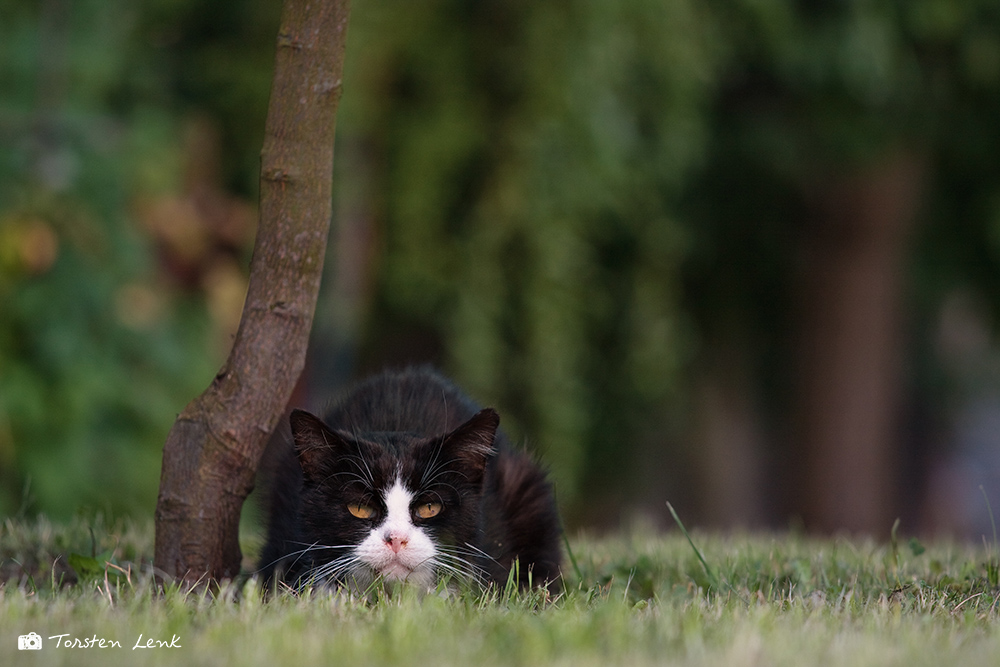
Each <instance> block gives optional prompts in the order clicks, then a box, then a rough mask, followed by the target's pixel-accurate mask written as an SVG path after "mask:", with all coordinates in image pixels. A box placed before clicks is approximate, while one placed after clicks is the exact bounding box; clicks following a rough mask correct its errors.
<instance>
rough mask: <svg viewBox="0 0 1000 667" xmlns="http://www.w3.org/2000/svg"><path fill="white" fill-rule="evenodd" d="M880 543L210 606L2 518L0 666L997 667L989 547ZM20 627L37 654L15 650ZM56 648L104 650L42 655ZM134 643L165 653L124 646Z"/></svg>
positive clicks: (579, 566)
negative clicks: (110, 642)
mask: <svg viewBox="0 0 1000 667" xmlns="http://www.w3.org/2000/svg"><path fill="white" fill-rule="evenodd" d="M887 537H888V538H889V539H888V542H887V543H885V544H879V543H875V542H870V541H850V540H844V539H838V540H812V539H806V538H804V537H801V536H795V535H760V534H748V535H718V534H706V533H698V532H695V533H693V534H691V535H690V536H688V535H687V534H686V531H685V532H681V531H671V532H670V533H667V534H666V535H657V534H654V533H653V532H652V531H649V530H642V529H636V530H632V531H628V532H626V533H624V534H621V535H617V536H612V537H603V538H597V537H592V536H586V535H581V536H577V537H576V538H574V539H571V540H570V542H569V545H570V547H571V549H572V553H573V556H574V562H575V565H571V564H569V563H567V570H569V572H568V573H567V587H566V591H565V593H564V594H562V595H561V596H560V597H558V598H557V599H555V600H554V601H546V600H545V599H544V597H543V596H541V595H538V594H518V593H513V592H510V591H506V592H493V593H491V594H488V595H474V594H471V593H468V594H460V595H455V596H451V597H436V596H426V597H424V598H422V599H421V598H419V597H418V596H416V595H415V594H414V593H413V592H412V591H404V592H402V593H401V594H400V593H397V594H395V595H393V596H381V597H380V598H379V599H376V600H373V601H365V600H359V599H355V598H351V597H348V596H346V595H344V594H340V593H331V592H328V591H314V592H312V593H310V594H308V595H305V596H303V597H301V598H296V597H292V596H279V597H278V598H276V599H274V600H272V601H271V602H268V603H264V602H261V601H260V599H259V596H257V595H255V594H253V591H254V589H253V585H254V584H253V583H252V582H250V583H247V584H246V585H245V586H244V587H243V589H242V590H238V589H237V588H236V587H235V586H230V587H229V588H226V589H225V590H223V591H222V592H221V594H220V595H218V596H216V597H214V598H213V597H210V596H207V595H202V594H196V593H190V592H184V591H181V590H168V591H166V592H165V593H163V594H157V593H155V592H154V587H153V585H152V581H151V575H150V573H149V565H148V559H149V556H150V554H151V553H152V527H151V526H150V525H137V524H127V523H116V524H113V525H108V524H105V523H103V522H101V521H97V522H94V523H92V524H89V525H88V524H87V523H86V522H83V521H77V522H73V523H72V524H70V525H66V526H54V525H52V524H50V523H49V522H47V521H45V520H36V521H33V522H29V523H23V522H15V521H10V520H9V521H7V522H6V523H4V524H2V526H0V574H2V575H3V578H4V579H6V583H3V584H0V664H2V665H62V664H65V665H74V666H75V665H116V664H127V665H132V664H149V665H218V664H238V665H268V666H269V667H273V666H274V665H279V664H294V665H305V664H330V665H338V664H345V665H386V664H392V665H435V666H436V665H452V664H454V665H475V666H476V667H487V666H489V665H538V664H557V665H574V666H576V665H595V666H596V665H617V664H620V665H644V664H656V665H737V666H738V665H852V666H854V665H906V666H911V665H946V664H1000V624H998V619H1000V589H998V587H997V584H996V580H995V576H993V574H992V573H993V572H995V571H996V563H997V550H996V548H995V547H994V546H991V545H988V544H985V543H984V544H983V545H981V546H977V545H963V544H952V543H933V544H927V545H922V544H920V543H918V542H916V541H915V540H911V541H906V542H904V541H902V540H901V538H899V536H898V531H897V530H893V531H892V534H891V535H890V536H887ZM689 539H690V542H689ZM252 548H254V545H252V544H251V545H248V549H247V550H250V549H252ZM73 554H75V555H73ZM71 557H72V559H73V564H74V566H75V567H70V566H69V562H70V558H71ZM105 563H110V564H109V565H106V564H105ZM95 564H96V567H95ZM31 631H34V632H37V633H39V634H40V635H41V636H42V637H43V638H44V648H43V650H41V651H18V650H17V637H18V636H19V635H21V634H25V633H27V632H31ZM59 634H66V635H68V637H70V638H73V637H75V638H79V639H81V640H85V639H91V638H93V637H96V638H97V639H100V638H105V639H114V640H117V641H118V642H119V643H120V644H121V645H122V647H121V648H104V649H101V648H65V647H56V645H55V644H56V640H54V639H52V640H50V639H48V637H49V636H53V635H59ZM140 635H141V636H142V638H143V642H145V641H147V640H148V639H150V638H153V639H160V640H164V641H165V642H167V643H169V642H170V641H174V643H175V644H179V645H180V648H153V649H135V650H133V646H134V644H135V642H136V640H137V639H138V638H139V636H140ZM174 637H177V639H176V640H174V639H173V638H174ZM64 641H65V640H64Z"/></svg>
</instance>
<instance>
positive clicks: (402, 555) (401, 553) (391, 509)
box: [356, 479, 437, 588]
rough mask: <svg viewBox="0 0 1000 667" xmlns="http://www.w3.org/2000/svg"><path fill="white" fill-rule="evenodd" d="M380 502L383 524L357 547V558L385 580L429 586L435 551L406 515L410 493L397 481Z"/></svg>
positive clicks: (432, 578) (427, 537) (431, 581)
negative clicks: (384, 510)
mask: <svg viewBox="0 0 1000 667" xmlns="http://www.w3.org/2000/svg"><path fill="white" fill-rule="evenodd" d="M383 501H384V502H385V507H386V516H385V521H383V522H382V523H381V524H380V525H378V526H376V527H375V528H374V529H372V531H371V533H370V534H369V535H368V537H366V538H365V539H364V541H362V542H361V544H359V545H358V547H357V551H356V554H357V557H358V559H359V560H360V561H361V562H363V563H364V564H365V565H368V566H369V567H370V568H372V570H373V571H374V572H375V574H377V575H381V576H382V577H383V578H384V579H385V580H386V581H407V582H410V583H415V584H417V585H419V586H424V587H427V588H430V587H432V586H433V585H434V563H433V561H434V556H435V555H436V554H437V549H435V547H434V543H433V542H432V541H431V538H430V537H429V536H428V535H427V533H425V532H424V530H423V529H422V528H418V527H417V526H414V525H413V519H412V517H411V515H410V503H412V502H413V493H412V492H411V491H409V490H408V489H407V488H406V487H405V486H403V484H402V482H401V481H400V480H399V479H397V480H396V482H395V483H394V484H393V485H392V486H391V487H390V488H389V490H388V491H386V492H385V495H384V496H383Z"/></svg>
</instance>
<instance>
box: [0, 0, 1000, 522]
mask: <svg viewBox="0 0 1000 667" xmlns="http://www.w3.org/2000/svg"><path fill="white" fill-rule="evenodd" d="M279 5H280V3H278V2H273V1H272V2H265V1H264V0H224V1H222V2H215V3H211V4H208V5H206V4H205V3H200V2H195V1H194V0H151V1H149V2H144V3H133V2H127V1H125V0H77V1H74V2H70V1H69V0H45V1H44V2H41V3H24V2H19V1H17V0H0V15H3V16H4V17H5V18H4V21H3V22H2V24H0V90H3V91H4V94H3V96H2V97H0V183H2V184H0V300H2V309H0V484H2V489H0V514H2V513H8V512H13V511H16V510H17V509H18V507H20V504H21V498H20V497H21V492H22V489H24V488H25V485H26V480H27V479H29V478H30V479H31V487H30V490H29V494H30V495H31V496H32V497H33V498H34V499H35V501H36V504H35V505H32V507H37V508H38V509H43V510H45V511H48V512H52V513H55V514H67V513H70V512H72V511H73V510H74V509H76V508H78V507H80V506H85V505H92V506H98V507H108V508H110V509H112V510H113V511H128V510H132V511H140V512H146V511H148V510H150V509H151V508H152V499H153V497H154V495H155V487H156V481H157V479H158V475H157V474H156V469H157V465H158V462H159V451H160V450H159V447H160V446H161V444H162V440H163V437H164V436H165V433H166V430H167V429H168V428H169V424H170V422H171V420H172V418H173V416H174V414H175V413H176V412H178V411H179V410H180V408H181V407H182V406H183V404H184V403H185V402H186V401H187V400H189V399H190V398H191V397H192V396H194V395H195V394H196V393H197V392H198V391H200V390H201V389H202V388H203V386H204V385H205V383H206V382H207V380H208V378H209V377H210V376H211V372H212V371H213V370H214V369H215V367H216V365H217V364H218V363H219V361H220V356H219V355H220V350H219V349H218V346H216V345H215V344H214V342H213V340H212V337H213V335H214V332H215V330H216V328H217V327H216V325H214V324H213V322H212V319H211V318H210V317H209V315H208V308H206V300H210V295H208V294H207V290H206V288H205V287H204V285H203V284H202V283H198V284H195V285H194V286H192V285H191V284H178V283H177V282H176V281H173V282H172V281H171V280H170V279H169V271H167V272H165V270H164V267H163V261H162V258H161V257H160V255H158V250H159V248H158V247H157V242H158V240H159V239H158V238H157V237H156V235H155V234H154V233H151V232H150V231H149V229H148V228H147V227H144V226H143V225H142V224H139V223H137V218H142V217H143V215H142V213H141V206H139V205H138V203H141V202H142V201H145V200H148V199H150V198H155V197H163V196H175V195H178V194H179V193H182V192H183V191H184V190H185V188H186V187H190V184H186V183H185V178H188V177H189V173H188V172H189V171H190V167H189V166H186V160H187V161H190V156H186V155H185V151H184V148H183V146H184V136H185V131H186V130H185V128H186V127H187V123H188V121H189V119H190V118H191V117H192V116H202V117H207V118H209V119H211V122H212V123H213V124H214V126H215V127H217V128H218V131H219V133H220V135H221V136H220V141H221V158H220V165H219V173H220V178H221V186H222V187H224V188H225V189H226V190H227V192H229V193H233V194H236V195H240V196H244V197H251V198H252V197H254V196H255V192H256V169H257V164H258V155H259V150H260V143H261V137H262V131H263V122H264V113H265V110H266V100H267V94H268V88H269V83H270V77H271V59H272V53H273V35H274V33H275V30H276V26H277V13H278V10H279ZM353 5H354V6H353V8H352V17H351V25H350V31H349V34H350V37H349V48H348V56H347V63H346V69H347V71H346V82H345V83H346V85H345V91H346V92H345V96H344V98H343V102H342V108H341V113H340V118H339V120H338V143H339V146H338V154H337V165H336V168H337V184H336V188H337V195H336V196H337V198H338V200H339V201H340V202H350V203H351V204H352V206H355V207H358V208H360V209H361V210H363V211H364V212H365V215H367V216H368V217H369V218H370V220H371V224H372V225H373V226H374V227H375V229H376V236H377V238H378V239H379V246H378V253H377V257H376V258H375V259H374V260H373V266H372V268H371V270H372V271H373V272H374V274H375V276H376V278H375V283H376V284H375V289H374V292H373V294H371V295H369V296H368V297H366V298H370V300H371V303H372V307H371V311H370V316H369V318H368V322H367V326H366V328H365V330H364V331H363V332H362V333H361V340H360V341H358V342H357V344H359V345H362V346H367V347H369V348H372V347H374V348H378V346H379V345H380V344H384V343H385V342H386V341H389V340H392V336H391V335H390V334H391V332H392V330H398V332H399V333H400V335H402V336H406V335H408V334H409V332H410V331H411V330H414V329H420V330H422V331H430V332H431V334H432V335H433V336H434V337H436V338H437V339H439V340H440V342H441V347H442V349H443V350H444V351H445V352H444V354H443V357H442V358H441V359H439V361H441V362H442V363H443V364H444V365H445V366H446V367H447V369H448V370H449V371H450V372H451V373H453V374H454V375H455V376H456V377H457V379H458V380H459V381H460V382H462V383H463V384H465V385H467V386H468V387H469V388H470V390H471V391H472V392H473V393H474V394H476V395H477V396H479V397H481V398H483V399H486V400H491V401H495V402H499V404H500V405H501V407H502V408H503V410H504V414H505V424H506V425H508V426H510V427H511V428H512V430H513V431H514V432H515V433H517V434H528V435H529V436H530V437H529V438H528V441H529V443H530V444H531V446H533V447H535V448H537V449H540V450H541V451H542V452H543V455H544V458H545V460H546V461H547V462H548V463H549V464H550V465H551V466H552V469H553V472H554V475H555V477H556V479H557V483H558V489H559V494H560V501H561V502H563V504H564V505H566V506H568V507H579V506H580V504H581V502H582V501H587V502H589V503H591V504H593V503H595V502H601V501H602V500H603V499H605V498H610V499H612V500H613V499H614V498H617V497H620V496H622V495H627V492H624V491H622V488H623V487H625V486H626V485H627V484H628V480H629V476H630V475H633V474H635V473H637V472H643V471H642V468H643V466H647V467H648V466H649V464H648V460H649V459H648V456H645V453H648V452H649V451H651V450H657V451H659V452H660V454H659V455H660V456H661V457H664V456H665V457H666V458H669V457H671V456H673V455H674V453H673V452H667V453H666V454H664V451H663V450H664V447H665V444H664V443H668V442H674V443H676V442H677V440H678V433H679V432H680V431H681V430H682V429H683V428H684V423H685V422H684V420H685V417H684V414H685V412H686V410H687V407H688V403H687V393H688V391H687V385H686V383H687V382H688V380H689V376H688V372H687V371H688V369H689V368H690V367H691V363H692V360H694V359H697V358H698V357H699V356H700V355H703V354H705V350H706V349H707V348H709V347H710V346H711V345H713V344H714V342H715V341H717V340H718V339H719V338H720V337H726V336H736V337H744V338H748V339H751V340H754V341H757V342H760V341H763V343H764V344H762V345H759V349H760V350H761V352H760V355H761V356H760V359H759V360H758V363H759V364H760V365H761V366H762V367H770V365H771V362H773V361H774V358H773V357H774V355H775V352H774V350H775V348H776V346H778V345H779V344H780V342H779V339H780V338H781V336H782V335H783V334H782V333H781V330H782V328H783V322H784V318H787V317H788V311H787V307H786V304H785V301H784V299H785V298H786V296H787V294H788V292H789V291H790V289H791V288H792V286H791V284H790V281H791V279H792V276H793V275H794V272H793V268H794V267H793V264H794V262H795V252H794V242H795V239H796V238H797V234H798V230H799V226H800V225H801V219H800V214H801V209H802V205H803V198H804V197H805V195H806V192H807V190H808V186H809V184H810V183H811V182H815V181H816V180H819V179H822V178H823V177H824V175H825V174H828V173H829V172H830V171H831V170H834V171H835V170H849V169H850V168H851V167H852V165H860V164H864V163H866V162H870V161H873V160H878V159H879V158H880V157H882V156H884V155H885V154H886V153H887V152H889V151H892V150H897V149H905V150H909V151H913V152H914V153H916V154H918V155H920V156H921V157H922V158H923V159H925V160H926V161H927V162H928V163H930V164H931V165H932V172H933V178H932V182H931V183H930V184H929V186H928V200H929V203H928V205H927V207H926V211H927V218H928V220H927V221H926V224H924V225H923V227H922V228H921V236H920V238H918V239H917V244H916V254H915V260H914V265H915V267H914V272H915V274H916V277H917V281H916V283H915V284H916V285H917V286H918V287H919V290H918V292H919V293H918V294H917V295H916V296H915V300H916V301H918V302H921V300H923V302H926V304H928V305H927V306H926V308H925V312H930V310H931V306H930V305H929V304H933V303H935V302H936V301H937V300H939V299H940V298H941V295H942V293H943V291H944V290H945V289H946V287H945V286H947V285H954V284H969V285H973V286H974V287H975V289H982V290H985V293H986V294H988V295H990V296H991V298H992V299H993V300H994V303H997V304H1000V282H998V279H997V276H1000V271H997V270H996V269H997V262H998V257H1000V255H998V251H1000V242H998V239H1000V233H998V229H1000V223H998V221H1000V173H998V169H1000V161H998V160H997V159H996V156H997V155H998V149H1000V129H998V128H1000V124H998V123H997V122H996V119H997V112H998V110H1000V99H998V97H1000V29H998V28H1000V6H998V5H997V3H996V2H995V1H994V0H906V1H904V0H878V1H866V2H862V1H860V0H855V1H848V0H816V1H813V2H804V1H798V0H733V1H729V2H723V1H722V0H715V1H712V2H695V1H694V0H673V1H671V2H656V1H651V0H615V1H614V2H609V1H606V0H565V1H562V2H544V3H538V2H526V1H525V0H513V1H509V0H508V1H505V2H501V1H500V0H477V1H472V0H424V1H422V2H400V1H398V0H355V2H354V3H353ZM47 252H48V254H46V253H47ZM970 260H971V261H970ZM182 282H183V281H182ZM144 300H145V301H144ZM147 302H151V303H154V304H156V305H155V306H150V305H149V303H147ZM143 303H146V306H143V305H142V304H143ZM143 307H146V308H152V309H153V310H154V311H155V313H154V314H148V313H147V315H146V316H143V315H142V313H143V311H142V308H143ZM320 344H322V341H320ZM755 344H756V343H755ZM768 355H770V356H768ZM376 356H377V355H376ZM387 356H391V355H387ZM644 461H647V463H644ZM645 472H646V474H647V475H648V474H649V471H648V470H646V471H645ZM663 474H664V475H667V476H671V475H672V476H673V477H672V479H674V480H675V481H682V480H681V478H683V477H684V475H683V474H682V473H680V472H676V471H670V470H669V469H668V470H667V471H666V472H664V473H663ZM584 488H586V489H589V490H588V491H587V492H586V493H584V492H583V489H584Z"/></svg>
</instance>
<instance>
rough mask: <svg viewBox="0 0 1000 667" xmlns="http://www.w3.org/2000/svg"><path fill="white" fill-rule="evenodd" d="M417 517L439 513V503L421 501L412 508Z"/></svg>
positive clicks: (421, 517)
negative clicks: (414, 508) (421, 502)
mask: <svg viewBox="0 0 1000 667" xmlns="http://www.w3.org/2000/svg"><path fill="white" fill-rule="evenodd" d="M414 513H415V514H416V515H417V518H418V519H430V518H431V517H434V516H437V515H438V514H440V513H441V503H423V504H421V505H417V509H416V510H414Z"/></svg>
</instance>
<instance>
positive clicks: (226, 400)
mask: <svg viewBox="0 0 1000 667" xmlns="http://www.w3.org/2000/svg"><path fill="white" fill-rule="evenodd" d="M349 7H350V3H349V0H285V3H284V7H283V9H282V15H281V27H280V29H279V32H278V39H277V54H276V57H275V67H274V81H273V83H272V87H271V100H270V105H269V107H268V114H267V124H266V126H265V138H264V148H263V151H262V152H261V178H260V221H259V225H258V229H257V240H256V243H255V245H254V253H253V260H252V261H251V264H250V284H249V287H248V289H247V296H246V302H245V303H244V306H243V316H242V319H241V321H240V326H239V330H238V331H237V334H236V340H235V342H234V344H233V349H232V351H231V352H230V354H229V359H228V360H227V361H226V363H225V365H224V366H223V367H222V370H221V371H219V373H218V375H217V376H216V377H215V380H214V381H213V382H212V384H211V385H210V386H209V387H208V389H206V390H205V392H204V393H203V394H202V395H201V396H199V397H198V398H196V399H195V400H194V401H192V402H191V403H190V404H189V405H188V406H187V407H186V408H185V409H184V411H183V412H182V413H181V414H180V416H178V418H177V421H176V422H175V423H174V426H173V428H172V429H171V431H170V433H169V435H168V436H167V441H166V444H165V445H164V448H163V469H162V472H161V477H160V494H159V498H158V500H157V506H156V546H155V556H154V558H155V560H154V565H155V567H156V568H157V569H158V570H159V573H160V575H161V576H164V575H165V576H169V577H171V578H174V579H181V580H184V581H186V582H189V583H194V582H202V583H211V582H215V581H219V580H222V579H226V578H229V577H232V576H234V575H236V574H237V573H239V571H240V562H241V554H240V547H239V539H238V538H239V519H240V510H241V509H242V507H243V501H244V500H245V499H246V497H247V495H248V494H249V493H250V491H251V489H252V488H253V481H254V476H255V473H256V470H257V466H258V463H259V461H260V458H261V454H262V452H263V449H264V446H265V445H266V443H267V440H268V438H269V437H270V434H271V432H272V431H273V430H274V427H275V425H276V424H277V421H278V419H279V418H280V416H281V414H282V413H283V411H284V409H285V407H286V404H287V402H288V399H289V396H290V395H291V392H292V389H293V388H294V386H295V383H296V381H297V379H298V377H299V375H300V373H301V372H302V367H303V364H304V360H305V353H306V346H307V343H308V338H309V331H310V328H311V326H312V319H313V313H314V311H315V307H316V297H317V294H318V292H319V284H320V276H321V275H322V269H323V258H324V254H325V251H326V245H327V236H328V232H329V228H330V215H331V182H332V178H333V136H334V126H335V120H336V112H337V104H338V102H339V100H340V94H341V73H342V71H343V61H344V45H345V41H346V36H347V20H348V13H349Z"/></svg>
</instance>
